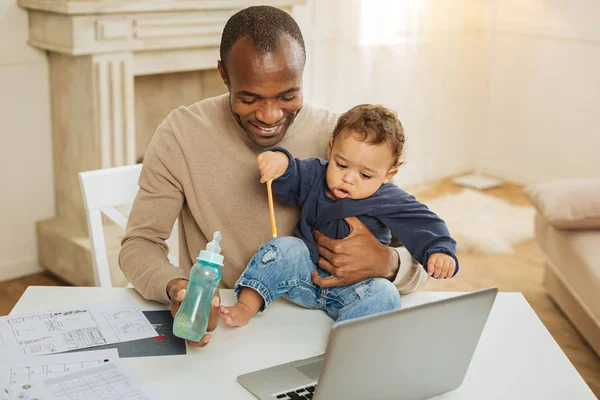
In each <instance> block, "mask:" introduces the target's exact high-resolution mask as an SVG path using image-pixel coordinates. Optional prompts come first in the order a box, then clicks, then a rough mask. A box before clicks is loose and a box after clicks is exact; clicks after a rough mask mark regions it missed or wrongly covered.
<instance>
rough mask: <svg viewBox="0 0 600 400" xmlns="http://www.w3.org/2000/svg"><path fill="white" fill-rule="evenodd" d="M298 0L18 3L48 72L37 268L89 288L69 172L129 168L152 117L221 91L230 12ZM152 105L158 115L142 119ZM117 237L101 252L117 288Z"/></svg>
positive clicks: (77, 197)
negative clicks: (49, 211) (48, 173)
mask: <svg viewBox="0 0 600 400" xmlns="http://www.w3.org/2000/svg"><path fill="white" fill-rule="evenodd" d="M303 3H305V0H263V1H260V2H258V1H248V0H246V1H241V0H238V1H234V0H18V4H19V6H20V7H22V8H24V9H26V10H27V12H28V14H29V39H28V43H29V44H30V45H31V46H33V47H37V48H40V49H43V50H46V51H47V55H48V64H49V71H50V74H49V78H50V99H51V117H52V136H53V155H54V182H55V197H56V217H55V218H52V219H49V220H44V221H39V222H38V223H37V237H38V257H39V260H40V264H41V265H42V267H44V268H46V269H48V270H50V271H51V272H53V273H54V274H56V275H58V276H59V277H61V278H63V279H65V280H66V281H68V282H70V283H72V284H75V285H92V284H93V272H92V262H91V257H90V246H89V240H88V235H87V222H86V217H85V212H84V208H83V202H82V198H81V193H80V188H79V182H78V175H77V174H78V173H79V172H81V171H88V170H93V169H99V168H109V167H115V166H122V165H129V164H134V163H135V162H136V160H137V159H139V157H140V155H141V154H143V152H144V150H145V145H146V144H147V142H148V140H149V137H151V134H152V133H153V130H154V129H155V128H156V125H157V124H158V122H160V119H161V118H164V115H162V114H164V113H165V112H168V110H169V109H170V108H174V107H176V106H178V105H182V104H189V103H191V102H194V101H197V100H200V99H201V98H205V97H210V96H213V95H216V94H219V93H222V92H223V91H224V90H225V88H224V87H223V85H222V83H221V82H220V79H219V77H218V74H217V73H216V70H215V68H216V62H217V60H218V58H219V43H220V39H221V32H222V30H223V26H224V25H225V22H226V21H227V19H228V18H229V17H230V16H231V15H233V14H234V13H235V12H237V11H239V10H241V9H242V8H245V7H248V6H251V5H257V4H268V5H272V6H275V7H279V8H282V9H284V10H286V11H288V12H290V13H291V8H292V6H294V5H299V4H303ZM165 74H172V75H170V76H172V77H169V78H165V76H168V75H165ZM173 86H175V87H173ZM149 95H150V96H149ZM178 96H179V97H181V98H179V97H178ZM147 97H151V98H152V100H151V103H144V98H147ZM146 101H148V100H146ZM156 103H159V105H160V103H162V105H163V106H162V108H161V107H157V105H156ZM157 108H158V109H159V112H158V114H160V115H158V119H157V116H156V115H150V114H149V113H150V112H152V110H155V109H157ZM165 108H166V109H165ZM165 115H166V114H165ZM118 236H119V235H116V236H115V237H114V238H112V239H111V238H107V246H109V258H110V259H111V270H112V275H113V283H115V284H117V285H120V284H123V283H124V277H123V276H122V274H121V273H120V271H119V270H118V266H117V265H116V253H118V247H119V243H118Z"/></svg>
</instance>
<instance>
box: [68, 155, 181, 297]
mask: <svg viewBox="0 0 600 400" xmlns="http://www.w3.org/2000/svg"><path fill="white" fill-rule="evenodd" d="M141 171H142V164H136V165H127V166H124V167H115V168H105V169H99V170H94V171H87V172H80V173H79V183H80V185H81V192H82V194H83V203H84V206H85V209H86V212H87V220H88V231H89V235H90V243H91V250H92V261H93V265H94V280H95V284H96V286H100V287H112V281H111V275H110V265H109V262H108V254H107V251H106V243H105V239H104V226H103V224H102V214H104V215H105V216H106V217H108V218H109V219H110V220H111V221H112V222H114V223H115V224H117V225H118V226H120V227H121V228H123V230H125V228H126V226H127V217H126V216H125V215H124V214H123V213H121V212H120V211H119V210H118V209H117V208H116V207H118V206H123V205H128V204H131V203H133V200H134V199H135V196H136V194H137V192H138V189H139V186H138V180H139V178H140V172H141ZM171 236H173V235H171ZM167 242H169V241H167ZM169 261H170V262H171V263H172V264H173V265H177V260H176V258H175V257H173V256H172V255H169Z"/></svg>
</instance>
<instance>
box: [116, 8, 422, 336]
mask: <svg viewBox="0 0 600 400" xmlns="http://www.w3.org/2000/svg"><path fill="white" fill-rule="evenodd" d="M220 50H221V54H220V57H221V60H220V61H218V63H217V68H218V70H219V73H220V75H221V78H222V79H223V82H224V83H225V85H226V86H227V88H228V92H229V93H228V94H227V95H223V96H219V97H215V98H211V99H206V100H203V101H200V102H198V103H195V104H193V105H191V106H189V107H180V108H178V109H176V110H174V111H173V112H171V113H170V114H169V116H168V117H167V118H166V119H165V120H164V121H163V122H162V123H161V124H160V125H159V127H158V128H157V130H156V133H155V135H154V137H153V139H152V141H151V143H150V145H149V146H148V149H147V152H146V155H145V158H144V167H143V169H142V173H141V176H140V181H139V184H140V191H139V193H138V195H137V197H136V199H135V202H134V205H133V208H132V210H131V214H130V216H129V222H128V226H127V232H126V235H125V237H124V239H123V242H122V249H121V253H120V255H119V262H120V265H121V269H122V270H123V272H124V273H125V275H126V276H127V278H128V279H129V281H130V282H131V283H132V284H133V285H134V287H135V288H136V289H137V290H138V291H139V292H140V293H141V294H142V295H143V296H144V297H145V298H147V299H150V300H155V301H159V302H164V303H170V304H171V311H172V312H173V313H175V312H176V311H177V309H178V308H179V305H180V302H181V301H182V299H183V296H184V294H185V289H186V287H187V278H188V276H189V271H190V268H191V266H192V265H193V263H194V260H195V259H196V257H197V256H198V253H199V252H200V250H202V249H204V248H205V246H206V244H207V243H208V241H210V239H211V238H212V234H213V232H215V231H217V230H220V231H221V232H222V233H223V240H222V247H223V252H222V254H223V255H224V257H225V265H224V267H223V268H222V274H223V278H222V280H221V286H222V287H227V288H231V287H233V285H234V284H235V281H236V280H237V278H238V277H239V275H240V274H241V272H242V271H243V270H244V268H245V267H246V264H247V262H248V261H249V260H250V258H251V257H252V255H253V254H254V253H255V252H256V249H257V248H258V247H259V246H260V245H261V244H263V243H265V242H267V241H268V240H269V239H271V230H270V224H269V208H268V203H267V196H266V190H265V186H264V185H263V184H261V183H260V181H259V180H260V177H259V172H258V168H257V163H256V157H257V156H258V154H260V153H261V152H262V151H263V149H264V148H265V147H269V146H273V145H275V144H278V145H280V146H282V147H285V148H287V149H289V150H290V152H291V153H292V154H294V155H295V156H296V157H300V158H306V157H324V156H325V155H326V150H327V142H328V139H329V135H330V133H331V132H332V131H333V127H334V125H335V122H336V117H335V115H333V114H332V113H329V112H327V111H324V110H317V109H314V108H312V107H310V106H308V105H306V104H303V98H302V72H303V70H304V64H305V60H306V51H305V48H304V41H303V38H302V34H301V32H300V29H299V27H298V25H297V24H296V22H295V21H294V20H293V18H292V17H291V16H289V15H288V14H287V13H285V12H284V11H281V10H279V9H277V8H273V7H267V6H258V7H250V8H247V9H244V10H242V11H240V12H238V13H236V14H235V15H233V16H232V17H231V18H230V19H229V20H228V22H227V24H226V25H225V28H224V30H223V36H222V39H221V49H220ZM349 84H350V83H349ZM276 212H277V222H278V230H279V232H280V234H281V235H285V236H288V235H291V233H292V231H293V229H294V226H295V224H296V222H297V221H298V217H299V210H298V209H297V208H292V207H285V206H283V205H278V206H277V210H276ZM177 217H179V241H180V243H179V268H176V267H174V266H172V265H171V264H170V263H169V262H168V259H167V253H168V251H167V247H166V245H165V242H164V241H165V239H166V238H167V237H168V236H169V235H170V232H171V229H172V227H173V224H174V222H175V220H176V218H177ZM347 222H348V224H349V225H350V230H351V233H350V235H349V236H348V237H347V238H345V239H343V240H333V239H330V238H327V237H325V236H323V235H321V234H320V233H318V232H315V241H316V243H317V249H318V251H319V254H320V256H321V259H320V260H319V266H320V267H321V268H323V269H325V270H326V271H328V272H330V273H331V275H332V276H331V277H329V278H326V279H323V278H318V277H317V278H315V281H314V283H315V284H316V285H319V286H321V287H323V288H327V287H332V286H341V285H349V284H352V283H356V282H359V281H362V280H364V279H366V278H370V277H385V278H387V279H390V280H391V281H393V282H394V284H395V285H396V286H397V287H398V289H399V290H400V291H401V292H410V291H413V290H415V289H416V288H418V287H419V286H421V285H422V284H423V283H424V282H425V281H426V279H427V273H426V272H425V270H424V269H423V268H422V266H420V265H418V264H417V263H416V262H414V261H413V260H412V258H411V257H410V254H408V252H407V251H406V249H405V248H404V247H400V248H397V249H392V248H388V247H386V246H383V245H381V244H380V243H379V242H378V241H377V240H376V239H375V237H374V236H373V235H372V234H371V233H370V232H369V231H368V229H367V228H366V227H365V226H364V225H363V224H362V223H361V222H360V221H359V220H358V219H357V218H349V219H348V220H347ZM212 305H213V308H212V310H211V320H210V322H209V327H208V330H209V331H212V330H213V329H214V328H215V327H216V326H217V322H218V316H219V305H220V298H219V294H218V293H217V294H216V295H215V298H214V299H213V304H212ZM210 338H211V335H210V334H207V335H206V336H205V337H204V338H203V339H202V340H201V341H200V342H199V343H190V344H191V345H197V346H204V345H206V344H207V343H208V342H209V340H210Z"/></svg>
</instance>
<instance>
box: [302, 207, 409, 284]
mask: <svg viewBox="0 0 600 400" xmlns="http://www.w3.org/2000/svg"><path fill="white" fill-rule="evenodd" d="M344 220H345V221H346V223H348V225H349V226H350V234H349V235H348V236H347V237H345V238H344V239H340V240H336V239H331V238H329V237H327V236H325V235H323V234H322V233H321V232H318V231H314V232H313V235H314V237H315V244H316V246H317V251H318V252H319V255H320V256H321V258H320V259H319V267H321V268H322V269H324V270H325V271H327V272H329V273H330V274H331V276H330V277H327V278H321V277H319V276H318V274H317V272H316V271H314V272H313V275H312V278H313V282H314V283H315V284H317V285H319V286H321V287H333V286H346V285H351V284H354V283H356V282H360V281H363V280H365V279H367V278H379V277H381V278H387V279H390V280H392V279H394V277H395V276H396V274H397V273H398V253H396V251H395V250H394V249H392V248H389V247H387V246H384V245H382V244H381V243H379V241H377V239H375V236H373V234H372V233H371V231H369V229H368V228H367V227H366V226H365V224H363V223H362V222H361V221H360V220H359V219H358V218H356V217H349V218H345V219H344Z"/></svg>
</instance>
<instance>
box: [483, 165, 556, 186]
mask: <svg viewBox="0 0 600 400" xmlns="http://www.w3.org/2000/svg"><path fill="white" fill-rule="evenodd" d="M477 171H478V172H481V173H483V174H486V175H490V176H493V177H495V178H499V179H504V180H508V181H511V182H515V183H521V184H524V185H526V184H529V183H538V182H544V181H546V180H548V178H544V177H541V176H535V175H533V174H528V173H526V172H523V171H515V170H512V169H510V168H505V167H499V166H496V165H489V164H488V165H480V166H479V168H477Z"/></svg>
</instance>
